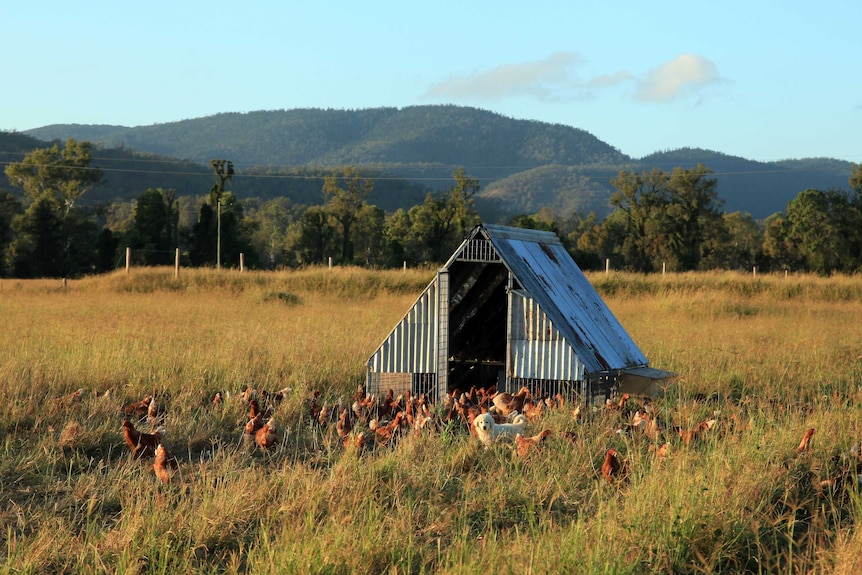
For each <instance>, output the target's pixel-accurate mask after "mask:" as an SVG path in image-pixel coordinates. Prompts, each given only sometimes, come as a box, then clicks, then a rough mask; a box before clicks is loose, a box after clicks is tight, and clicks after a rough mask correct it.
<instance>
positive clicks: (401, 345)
mask: <svg viewBox="0 0 862 575" xmlns="http://www.w3.org/2000/svg"><path fill="white" fill-rule="evenodd" d="M437 316H438V297H437V280H436V279H435V280H434V281H433V282H431V283H430V284H429V285H428V287H426V288H425V291H424V292H422V295H420V296H419V299H417V300H416V303H414V304H413V306H412V307H411V308H410V310H409V311H408V312H407V314H406V315H405V316H404V318H403V319H402V320H401V321H400V322H398V325H396V326H395V329H393V330H392V332H391V333H390V334H389V336H388V337H387V338H386V339H385V340H384V341H383V343H382V344H380V347H378V348H377V351H376V352H375V353H374V355H372V356H371V358H370V359H369V360H368V365H369V368H370V370H371V371H372V372H374V373H393V372H401V373H434V372H436V371H437V320H438V317H437Z"/></svg>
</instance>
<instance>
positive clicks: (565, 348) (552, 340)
mask: <svg viewBox="0 0 862 575" xmlns="http://www.w3.org/2000/svg"><path fill="white" fill-rule="evenodd" d="M511 302H512V309H511V310H510V313H511V314H512V317H511V324H512V329H511V336H510V338H511V341H510V350H511V351H510V358H509V366H510V370H511V377H514V378H523V379H549V380H563V381H579V380H581V379H582V378H583V375H584V370H583V364H582V363H581V361H580V359H579V358H578V356H577V355H576V354H575V351H574V349H573V348H572V347H571V346H570V345H569V344H568V343H567V342H566V340H565V339H564V338H563V336H562V335H561V334H560V332H559V331H557V329H556V328H555V327H554V325H553V323H551V320H550V319H548V316H547V315H545V313H544V312H542V310H541V309H539V306H538V304H537V303H536V302H535V301H534V300H533V299H532V298H530V297H528V296H526V295H524V294H523V293H520V292H514V293H513V297H512V298H511Z"/></svg>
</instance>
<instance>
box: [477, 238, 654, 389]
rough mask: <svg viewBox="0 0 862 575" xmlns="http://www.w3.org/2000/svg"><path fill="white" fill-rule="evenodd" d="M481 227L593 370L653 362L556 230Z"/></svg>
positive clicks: (524, 286) (583, 360) (503, 258)
mask: <svg viewBox="0 0 862 575" xmlns="http://www.w3.org/2000/svg"><path fill="white" fill-rule="evenodd" d="M481 229H484V230H485V233H486V235H487V237H488V239H490V241H491V242H492V243H493V244H494V248H495V249H496V251H497V253H498V254H499V255H500V257H501V259H502V260H503V262H504V263H505V264H506V266H507V267H508V268H509V270H510V271H511V272H512V275H513V276H514V277H515V279H516V280H517V282H518V283H519V284H520V285H521V287H523V288H524V290H525V291H526V292H527V293H528V294H530V296H531V297H532V298H534V299H535V301H536V303H537V304H538V306H539V308H541V310H542V311H543V312H544V314H546V315H547V317H548V318H549V319H550V321H551V322H553V325H554V326H555V327H556V329H557V330H559V332H560V333H561V334H562V336H563V338H564V339H565V340H566V341H567V342H568V343H569V345H570V346H571V347H572V348H573V350H574V352H575V354H576V355H577V357H578V358H579V360H580V362H581V363H582V364H583V368H584V369H585V370H586V371H587V372H600V371H606V370H612V369H622V368H629V367H638V366H644V365H647V364H648V361H647V358H646V356H644V354H643V352H641V350H640V349H639V348H638V346H637V344H635V342H634V340H632V339H631V337H630V336H629V335H628V333H627V332H626V331H625V329H624V328H623V326H622V325H621V324H620V322H619V321H618V320H617V318H616V317H615V316H614V315H613V313H612V312H611V310H610V308H608V306H607V304H606V303H605V302H604V300H602V298H601V296H599V294H598V292H596V290H595V288H594V287H593V286H592V285H591V284H590V282H589V280H587V278H586V276H584V274H583V272H581V270H580V268H578V266H577V264H575V262H574V260H572V257H571V255H569V253H568V252H567V251H566V249H565V248H564V247H563V245H562V244H561V243H560V240H559V238H558V237H557V236H556V234H554V233H552V232H542V231H536V230H521V229H517V228H509V227H504V226H493V225H485V226H483V228H480V230H481Z"/></svg>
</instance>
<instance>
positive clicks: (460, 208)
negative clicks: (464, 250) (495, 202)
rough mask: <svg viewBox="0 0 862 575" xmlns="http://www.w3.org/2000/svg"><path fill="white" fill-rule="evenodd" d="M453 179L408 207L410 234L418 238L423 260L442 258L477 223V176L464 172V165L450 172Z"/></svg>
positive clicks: (437, 260) (447, 254)
mask: <svg viewBox="0 0 862 575" xmlns="http://www.w3.org/2000/svg"><path fill="white" fill-rule="evenodd" d="M452 176H453V178H454V179H455V183H454V184H453V185H451V186H449V188H448V189H447V190H446V191H445V192H443V193H442V194H440V195H439V196H435V195H434V194H433V193H429V194H428V195H426V196H425V202H424V203H422V204H420V205H418V206H413V207H412V208H410V211H409V212H408V215H409V217H410V222H411V236H412V237H413V238H415V239H416V240H417V243H418V246H419V249H420V250H421V251H420V253H421V256H420V257H421V259H422V261H427V262H442V261H444V259H445V258H447V257H448V256H449V254H450V253H452V251H454V250H455V248H457V247H458V245H459V244H460V243H461V241H462V239H463V237H464V235H465V233H466V232H467V231H468V230H469V229H471V228H472V227H473V226H475V225H476V224H478V223H479V215H478V214H477V213H476V209H475V203H474V199H473V196H474V195H475V194H476V193H477V192H478V191H479V189H480V187H479V180H476V179H474V178H470V177H469V176H467V174H466V172H465V171H464V168H458V169H457V170H455V172H454V173H453V174H452Z"/></svg>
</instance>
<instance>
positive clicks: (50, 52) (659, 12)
mask: <svg viewBox="0 0 862 575" xmlns="http://www.w3.org/2000/svg"><path fill="white" fill-rule="evenodd" d="M858 14H859V12H858V7H857V5H855V4H854V3H853V2H850V1H839V0H823V1H821V2H819V3H815V2H810V0H809V1H804V2H801V1H796V0H790V1H782V2H778V1H771V0H770V1H763V2H758V1H756V0H749V1H747V2H738V1H736V0H731V1H725V2H700V1H697V0H689V1H687V2H677V1H669V2H663V1H657V2H652V3H647V2H621V1H614V0H607V1H605V2H596V1H595V0H593V1H591V2H581V1H569V2H560V1H559V0H556V1H554V2H549V1H544V0H533V1H531V2H523V1H519V2H510V1H508V0H498V1H496V2H487V1H484V0H476V1H471V0H459V1H450V0H437V1H436V2H433V3H432V2H429V3H428V4H420V3H411V2H404V1H403V0H402V1H399V2H394V1H389V0H385V1H374V0H371V1H370V2H355V1H351V2H348V1H340V0H339V1H336V0H317V1H315V2H294V1H287V0H282V1H272V2H269V1H256V0H248V1H246V2H230V3H228V2H222V1H220V0H211V1H209V2H198V1H183V0H174V1H173V2H164V1H162V0H153V1H151V2H148V3H143V4H141V3H127V2H116V0H114V1H112V2H102V1H92V2H88V1H87V0H82V2H79V3H69V2H65V1H64V2H58V1H54V0H43V1H41V2H32V3H26V4H25V3H23V2H8V3H4V5H3V6H2V7H0V29H2V37H3V45H4V54H5V58H4V60H5V62H4V70H3V81H2V84H0V130H17V131H24V130H28V129H31V128H36V127H40V126H45V125H49V124H66V123H78V124H119V125H124V126H138V125H150V124H157V123H166V122H173V121H178V120H183V119H189V118H198V117H202V116H208V115H212V114H216V113H220V112H248V111H254V110H275V109H291V108H337V109H361V108H375V107H380V106H395V107H404V106H411V105H421V104H458V105H465V106H473V107H477V108H482V109H486V110H491V111H494V112H498V113H500V114H503V115H505V116H509V117H512V118H518V119H530V120H539V121H544V122H552V123H559V124H565V125H568V126H573V127H576V128H580V129H583V130H586V131H588V132H590V133H591V134H593V135H595V136H596V137H598V138H600V139H601V140H603V141H605V142H607V143H608V144H611V145H612V146H615V147H616V148H618V149H619V150H620V151H621V152H623V153H626V154H629V155H630V156H633V157H636V158H639V157H642V156H644V155H647V154H650V153H652V152H655V151H661V150H671V149H676V148H680V147H699V148H706V149H710V150H716V151H720V152H724V153H727V154H731V155H736V156H742V157H744V158H748V159H753V160H760V161H771V160H781V159H788V158H803V157H832V158H838V159H842V160H847V161H851V162H855V163H862V74H860V64H862V34H860V33H859V31H858Z"/></svg>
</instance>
